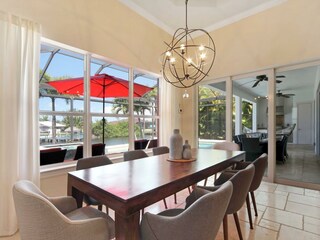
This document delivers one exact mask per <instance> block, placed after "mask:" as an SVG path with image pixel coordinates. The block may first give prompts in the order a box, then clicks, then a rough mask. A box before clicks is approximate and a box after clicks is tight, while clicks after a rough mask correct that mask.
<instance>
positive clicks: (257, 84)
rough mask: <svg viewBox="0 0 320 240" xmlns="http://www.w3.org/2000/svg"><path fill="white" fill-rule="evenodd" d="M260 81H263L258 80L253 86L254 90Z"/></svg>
mask: <svg viewBox="0 0 320 240" xmlns="http://www.w3.org/2000/svg"><path fill="white" fill-rule="evenodd" d="M260 81H261V80H257V81H256V82H255V83H254V84H253V85H252V87H253V88H254V87H256V86H257V85H258V84H259V82H260Z"/></svg>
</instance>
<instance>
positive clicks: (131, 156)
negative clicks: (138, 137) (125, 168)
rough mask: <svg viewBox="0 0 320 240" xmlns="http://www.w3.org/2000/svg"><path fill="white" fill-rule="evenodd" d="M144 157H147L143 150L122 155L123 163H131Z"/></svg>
mask: <svg viewBox="0 0 320 240" xmlns="http://www.w3.org/2000/svg"><path fill="white" fill-rule="evenodd" d="M145 157H148V154H146V152H145V151H143V150H132V151H127V152H124V153H123V161H131V160H136V159H139V158H145Z"/></svg>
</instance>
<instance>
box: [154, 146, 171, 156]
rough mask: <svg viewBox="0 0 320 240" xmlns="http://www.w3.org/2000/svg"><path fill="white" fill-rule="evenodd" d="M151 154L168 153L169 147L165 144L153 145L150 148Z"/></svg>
mask: <svg viewBox="0 0 320 240" xmlns="http://www.w3.org/2000/svg"><path fill="white" fill-rule="evenodd" d="M152 152H153V155H154V156H155V155H161V154H166V153H169V148H168V147H167V146H161V147H155V148H152Z"/></svg>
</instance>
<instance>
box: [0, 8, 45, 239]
mask: <svg viewBox="0 0 320 240" xmlns="http://www.w3.org/2000/svg"><path fill="white" fill-rule="evenodd" d="M39 53H40V26H39V25H38V24H36V23H33V22H31V21H28V20H25V19H21V18H20V17H17V16H13V15H11V14H8V13H4V12H1V11H0V133H1V134H0V189H1V193H0V236H7V235H12V234H14V233H15V232H16V231H17V220H16V215H15V209H14V203H13V198H12V186H13V184H14V183H15V182H16V181H17V180H19V179H28V180H31V181H33V182H34V183H36V184H39V180H40V177H39V134H38V131H39V130H38V129H39V128H38V95H39V89H38V85H39Z"/></svg>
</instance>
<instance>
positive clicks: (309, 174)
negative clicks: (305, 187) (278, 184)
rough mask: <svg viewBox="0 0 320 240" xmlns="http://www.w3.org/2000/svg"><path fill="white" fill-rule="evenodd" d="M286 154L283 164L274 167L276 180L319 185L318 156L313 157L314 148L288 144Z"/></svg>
mask: <svg viewBox="0 0 320 240" xmlns="http://www.w3.org/2000/svg"><path fill="white" fill-rule="evenodd" d="M288 154H289V158H288V160H287V161H286V162H285V163H284V164H281V163H277V165H276V176H277V178H280V179H288V180H292V181H297V182H304V183H315V184H320V156H317V155H315V153H314V146H312V145H297V144H288Z"/></svg>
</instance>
